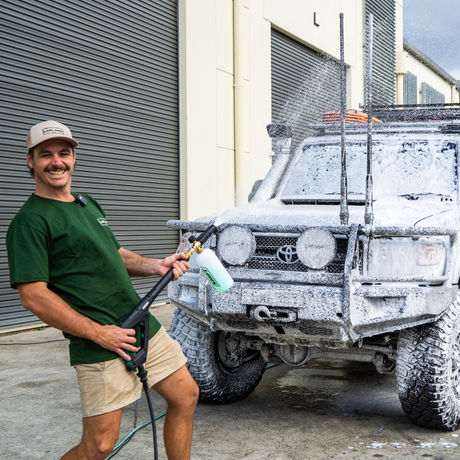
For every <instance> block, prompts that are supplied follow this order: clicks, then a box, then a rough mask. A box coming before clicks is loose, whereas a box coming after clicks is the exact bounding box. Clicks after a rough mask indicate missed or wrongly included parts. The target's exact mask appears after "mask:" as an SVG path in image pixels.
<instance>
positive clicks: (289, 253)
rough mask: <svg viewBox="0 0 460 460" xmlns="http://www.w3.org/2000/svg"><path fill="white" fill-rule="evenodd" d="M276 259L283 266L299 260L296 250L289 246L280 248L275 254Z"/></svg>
mask: <svg viewBox="0 0 460 460" xmlns="http://www.w3.org/2000/svg"><path fill="white" fill-rule="evenodd" d="M276 257H277V258H278V260H279V261H280V262H283V263H285V264H295V263H296V262H297V261H298V260H299V258H298V257H297V249H296V247H295V246H292V245H291V244H285V245H284V246H281V247H280V248H279V249H278V251H277V252H276Z"/></svg>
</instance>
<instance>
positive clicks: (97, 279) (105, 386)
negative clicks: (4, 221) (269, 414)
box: [6, 121, 198, 460]
mask: <svg viewBox="0 0 460 460" xmlns="http://www.w3.org/2000/svg"><path fill="white" fill-rule="evenodd" d="M76 146H78V142H77V141H76V140H75V139H74V138H73V137H72V133H71V132H70V129H69V128H68V127H67V126H65V125H62V124H61V123H58V122H56V121H45V122H43V123H39V124H38V125H35V126H33V127H32V128H31V129H30V131H29V134H28V136H27V156H26V159H27V164H28V166H29V172H30V174H31V176H32V177H33V178H34V179H35V184H36V187H35V192H34V193H33V194H32V195H31V196H30V198H29V199H28V200H27V202H26V203H25V204H24V205H23V207H22V208H21V209H20V210H19V212H18V213H17V215H16V216H15V218H14V219H13V221H12V222H11V224H10V227H9V229H8V233H7V239H6V242H7V249H8V263H9V268H10V282H11V286H12V287H13V288H16V289H17V290H18V291H19V295H20V298H21V303H22V305H23V306H24V307H25V308H26V309H27V310H29V311H31V312H32V313H34V314H35V315H36V316H37V317H38V318H40V319H41V320H42V321H43V322H45V323H46V324H48V325H50V326H53V327H55V328H57V329H60V330H61V331H63V332H64V335H65V337H66V338H68V339H69V352H70V364H71V365H72V366H74V367H75V369H76V372H77V379H78V385H79V389H80V396H81V402H82V415H83V438H82V441H81V442H80V444H79V445H78V446H76V447H75V448H74V449H72V450H71V451H70V452H68V453H67V454H65V455H64V456H63V457H62V458H63V459H66V460H70V459H78V460H85V459H104V458H106V457H107V456H108V455H109V454H110V452H111V451H112V449H113V446H114V445H115V443H116V441H117V439H118V433H119V427H120V420H121V410H122V408H123V407H124V406H126V405H128V404H130V403H132V402H133V401H135V400H137V399H138V398H139V397H140V396H141V386H142V385H141V383H140V381H139V380H138V379H137V377H136V374H135V373H134V372H131V371H128V370H127V369H126V367H125V364H124V359H126V360H129V359H130V358H129V356H128V355H127V354H126V351H131V352H135V351H137V350H138V347H137V344H138V339H139V338H138V337H137V336H136V331H135V330H134V329H122V328H120V327H118V326H117V325H118V324H120V322H121V321H122V320H123V319H124V318H125V317H126V316H127V315H128V313H129V312H130V311H131V310H132V309H133V308H134V306H136V305H137V303H138V302H139V301H140V297H139V295H138V294H137V293H136V291H135V290H134V288H133V286H132V283H131V280H130V276H151V275H159V276H162V275H164V274H165V273H166V272H167V271H168V270H169V268H171V267H173V271H174V279H177V278H179V277H180V276H181V275H182V274H183V273H184V272H185V271H186V270H187V269H188V268H189V267H190V265H189V264H188V262H185V261H184V260H181V259H186V257H185V254H182V253H180V254H173V255H171V256H169V257H166V258H164V259H154V258H147V257H142V256H140V255H138V254H136V253H134V252H132V251H129V250H127V249H124V248H122V247H121V245H120V244H119V243H118V241H117V240H116V238H115V236H114V234H113V233H112V231H111V229H110V227H109V225H108V223H107V220H106V216H105V214H104V212H103V210H102V208H101V207H100V206H99V204H98V203H97V201H96V200H94V198H92V197H91V196H89V195H80V194H76V193H73V192H71V182H72V174H73V172H74V169H75V160H76V152H75V149H74V147H76ZM149 337H150V341H149V349H148V359H147V363H146V365H145V368H146V370H147V371H148V373H149V374H148V381H149V387H152V388H153V389H154V390H155V391H157V392H158V393H159V394H161V395H162V396H163V397H164V398H165V399H166V401H167V403H168V411H167V415H166V420H165V427H164V441H165V448H166V452H167V454H168V458H169V459H174V460H187V459H189V458H190V449H191V441H192V428H193V414H194V411H195V405H196V402H197V399H198V387H197V386H196V384H195V382H194V380H193V379H192V377H191V376H190V374H189V372H188V370H187V368H186V366H185V361H186V360H185V357H184V355H183V353H182V351H181V349H180V346H179V344H178V343H177V342H175V341H173V340H172V339H171V338H170V337H169V336H168V334H167V333H166V331H165V329H164V328H163V327H162V326H161V325H160V323H159V322H158V321H157V320H156V319H155V317H153V316H152V317H151V318H150V330H149Z"/></svg>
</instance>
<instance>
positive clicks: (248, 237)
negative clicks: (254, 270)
mask: <svg viewBox="0 0 460 460" xmlns="http://www.w3.org/2000/svg"><path fill="white" fill-rule="evenodd" d="M217 251H218V253H219V256H220V257H221V258H222V259H223V260H224V261H225V262H227V263H228V264H230V265H244V264H245V263H246V262H247V261H248V260H249V259H250V258H251V257H252V256H253V255H254V253H255V252H256V239H255V237H254V235H253V234H252V232H251V231H250V230H248V229H247V228H245V227H239V226H236V225H235V226H232V227H227V228H226V229H225V230H224V231H223V232H222V233H221V234H220V235H219V243H218V245H217Z"/></svg>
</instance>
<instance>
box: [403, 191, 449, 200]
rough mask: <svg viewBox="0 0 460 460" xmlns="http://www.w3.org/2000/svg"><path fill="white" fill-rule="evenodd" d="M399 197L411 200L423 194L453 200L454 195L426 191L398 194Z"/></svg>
mask: <svg viewBox="0 0 460 460" xmlns="http://www.w3.org/2000/svg"><path fill="white" fill-rule="evenodd" d="M398 196H399V197H402V198H406V200H409V201H417V200H418V199H419V198H420V197H423V196H438V197H439V198H440V199H441V201H448V202H453V201H454V198H455V197H454V196H453V195H445V194H444V193H435V192H424V193H405V194H403V195H398Z"/></svg>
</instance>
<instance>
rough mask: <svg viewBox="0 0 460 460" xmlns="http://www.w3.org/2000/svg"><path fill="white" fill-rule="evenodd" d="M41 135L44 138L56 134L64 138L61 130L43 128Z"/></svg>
mask: <svg viewBox="0 0 460 460" xmlns="http://www.w3.org/2000/svg"><path fill="white" fill-rule="evenodd" d="M42 134H43V135H44V136H49V135H50V134H51V135H54V134H57V135H58V136H64V130H63V129H62V128H43V129H42Z"/></svg>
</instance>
